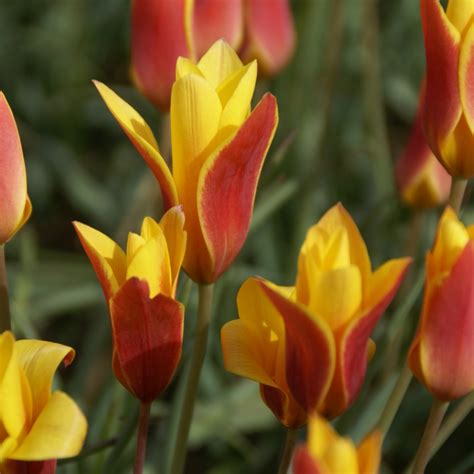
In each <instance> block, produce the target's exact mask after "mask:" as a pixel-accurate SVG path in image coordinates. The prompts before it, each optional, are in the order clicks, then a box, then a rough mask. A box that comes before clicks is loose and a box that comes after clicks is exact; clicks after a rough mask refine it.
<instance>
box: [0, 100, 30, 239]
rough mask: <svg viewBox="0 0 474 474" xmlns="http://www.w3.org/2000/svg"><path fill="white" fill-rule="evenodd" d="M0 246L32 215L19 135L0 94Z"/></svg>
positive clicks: (11, 114) (13, 119) (11, 115)
mask: <svg viewBox="0 0 474 474" xmlns="http://www.w3.org/2000/svg"><path fill="white" fill-rule="evenodd" d="M0 196H1V199H0V245H2V244H4V243H5V242H7V241H8V240H10V239H11V238H12V237H13V235H15V233H16V232H17V231H18V230H19V229H20V228H21V227H22V226H23V224H24V223H25V222H26V221H27V220H28V218H29V217H30V215H31V202H30V200H29V198H28V195H27V192H26V170H25V162H24V160H23V151H22V149H21V142H20V135H19V134H18V129H17V126H16V123H15V118H14V117H13V113H12V111H11V109H10V106H9V105H8V102H7V99H6V98H5V95H4V94H3V93H2V92H0Z"/></svg>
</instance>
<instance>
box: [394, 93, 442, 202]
mask: <svg viewBox="0 0 474 474" xmlns="http://www.w3.org/2000/svg"><path fill="white" fill-rule="evenodd" d="M423 95H424V93H423V91H422V94H421V99H420V108H419V110H418V113H417V115H416V118H415V121H414V123H413V127H412V130H411V134H410V138H409V140H408V143H407V145H406V148H405V150H404V151H403V153H402V155H401V156H400V158H399V159H398V161H397V163H396V165H395V178H396V182H397V186H398V190H399V192H400V195H401V198H402V200H403V202H404V203H405V204H407V205H408V206H410V207H413V208H415V209H426V208H431V207H436V206H439V205H440V204H444V203H446V201H447V200H448V196H449V190H450V187H451V177H450V175H449V174H448V173H447V172H446V170H445V169H444V168H443V166H442V165H441V163H440V162H439V161H438V160H437V159H436V157H435V156H434V155H433V152H432V151H431V149H430V147H429V146H428V144H427V143H426V139H425V136H424V133H423V124H422V110H423Z"/></svg>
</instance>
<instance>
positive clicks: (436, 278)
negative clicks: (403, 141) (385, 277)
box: [408, 207, 474, 401]
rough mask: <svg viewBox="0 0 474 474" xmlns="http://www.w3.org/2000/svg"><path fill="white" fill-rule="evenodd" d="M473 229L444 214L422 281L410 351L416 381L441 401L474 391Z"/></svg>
mask: <svg viewBox="0 0 474 474" xmlns="http://www.w3.org/2000/svg"><path fill="white" fill-rule="evenodd" d="M473 360H474V226H470V227H468V228H467V229H466V228H465V227H464V225H463V224H462V223H461V222H460V221H459V219H458V218H457V216H456V214H455V213H454V211H453V210H452V209H451V208H449V207H448V208H447V209H446V210H445V212H444V213H443V215H442V217H441V219H440V222H439V225H438V229H437V233H436V239H435V243H434V246H433V249H432V250H431V251H430V252H428V254H427V256H426V281H425V291H424V299H423V307H422V310H421V318H420V323H419V327H418V331H417V334H416V336H415V338H414V340H413V342H412V345H411V347H410V352H409V358H408V361H409V366H410V368H411V370H412V372H413V373H414V374H415V377H416V378H417V379H418V380H419V381H420V382H421V383H422V384H423V385H425V387H426V388H427V389H428V390H429V391H430V392H431V393H432V394H433V395H434V396H435V397H436V398H437V399H438V400H441V401H449V400H455V399H457V398H460V397H462V396H463V395H465V394H467V393H468V392H470V391H471V390H474V364H473Z"/></svg>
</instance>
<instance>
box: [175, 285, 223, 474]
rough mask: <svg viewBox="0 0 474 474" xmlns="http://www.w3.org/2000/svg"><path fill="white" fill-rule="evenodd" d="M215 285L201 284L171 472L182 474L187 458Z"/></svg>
mask: <svg viewBox="0 0 474 474" xmlns="http://www.w3.org/2000/svg"><path fill="white" fill-rule="evenodd" d="M213 288H214V287H213V285H212V284H211V285H199V305H198V316H197V322H196V334H195V336H194V345H193V350H192V354H191V366H190V368H189V372H188V373H187V375H186V377H187V380H186V389H185V395H184V399H183V402H182V404H181V407H180V413H181V415H180V419H179V425H178V434H177V436H176V444H175V446H174V452H173V458H172V459H173V461H172V464H171V472H172V473H173V474H181V473H182V472H183V469H184V462H185V458H186V447H187V444H188V436H189V429H190V427H191V420H192V418H193V410H194V403H195V400H196V394H197V388H198V383H199V376H200V374H201V368H202V364H203V362H204V356H205V355H206V347H207V336H208V333H209V323H210V321H211V306H212V293H213Z"/></svg>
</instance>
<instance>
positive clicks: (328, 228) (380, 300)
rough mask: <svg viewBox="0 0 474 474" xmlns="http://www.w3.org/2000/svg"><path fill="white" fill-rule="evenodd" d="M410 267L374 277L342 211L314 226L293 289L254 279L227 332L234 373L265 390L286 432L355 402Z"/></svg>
mask: <svg viewBox="0 0 474 474" xmlns="http://www.w3.org/2000/svg"><path fill="white" fill-rule="evenodd" d="M409 263H410V259H408V258H403V259H396V260H390V261H388V262H386V263H385V264H384V265H382V266H381V267H380V268H379V269H377V270H376V271H372V269H371V264H370V260H369V256H368V253H367V249H366V247H365V243H364V241H363V240H362V237H361V235H360V234H359V231H358V229H357V227H356V225H355V224H354V222H353V221H352V219H351V217H350V215H349V214H348V213H347V211H346V210H345V209H344V208H343V207H342V205H340V204H339V205H337V206H334V207H333V208H332V209H330V210H329V211H328V212H327V213H326V214H325V215H324V216H323V218H322V219H321V220H320V221H319V222H318V223H317V224H316V225H314V226H313V227H312V228H311V229H310V230H309V231H308V234H307V236H306V240H305V242H304V244H303V247H302V248H301V251H300V256H299V262H298V275H297V278H296V284H295V286H292V287H280V286H277V285H274V284H273V283H270V282H269V281H266V280H263V279H260V278H250V279H248V280H247V281H246V282H245V283H244V284H243V285H242V287H241V289H240V291H239V293H238V296H237V308H238V312H239V319H238V320H235V321H230V322H228V323H227V324H225V325H224V327H223V328H222V332H221V339H222V351H223V355H224V364H225V367H226V369H227V370H229V371H230V372H233V373H235V374H237V375H241V376H243V377H247V378H250V379H253V380H255V381H257V382H259V383H260V392H261V395H262V398H263V400H264V402H265V403H266V404H267V405H268V406H269V408H270V409H271V410H272V411H273V413H274V414H275V416H276V417H277V418H278V419H279V420H280V421H281V422H282V423H283V424H284V425H285V426H288V427H296V426H299V425H302V424H304V423H305V422H306V420H307V417H308V414H311V413H313V412H314V411H318V412H321V413H324V414H325V415H327V416H329V417H335V416H338V415H339V414H341V413H342V412H343V411H344V410H346V409H347V408H348V406H349V405H350V404H351V403H352V402H353V401H354V399H355V398H356V396H357V394H358V393H359V390H360V388H361V386H362V383H363V381H364V377H365V372H366V367H367V361H368V358H369V357H370V355H371V354H372V353H373V351H374V344H373V342H372V341H370V340H369V336H370V334H371V333H372V330H373V329H374V327H375V325H376V324H377V322H378V320H379V318H380V316H381V315H382V313H383V312H384V311H385V309H386V308H387V306H388V304H389V303H390V301H391V300H392V298H393V296H394V294H395V292H396V290H397V288H398V286H399V284H400V282H401V280H402V278H403V275H404V273H405V271H406V269H407V267H408V264H409Z"/></svg>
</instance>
